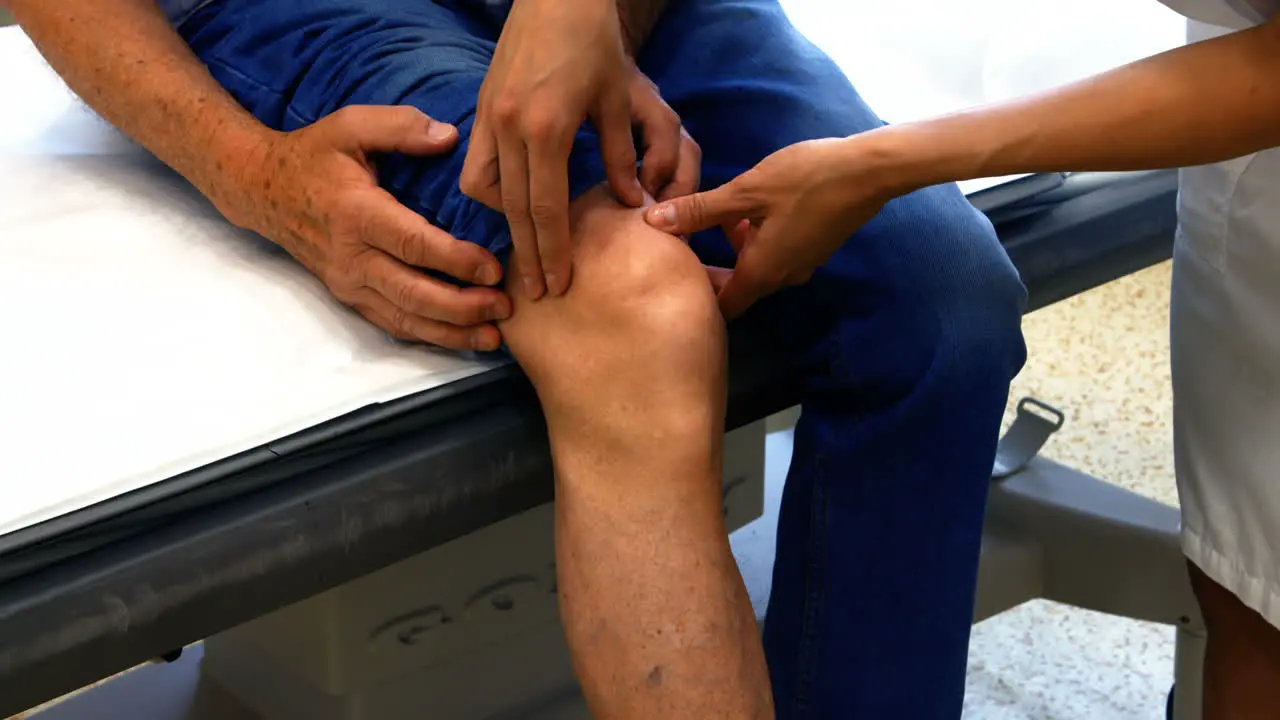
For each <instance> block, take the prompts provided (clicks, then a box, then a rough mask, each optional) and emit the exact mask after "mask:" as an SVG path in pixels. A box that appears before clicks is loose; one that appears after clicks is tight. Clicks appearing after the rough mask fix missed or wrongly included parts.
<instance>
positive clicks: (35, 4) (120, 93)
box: [7, 0, 272, 205]
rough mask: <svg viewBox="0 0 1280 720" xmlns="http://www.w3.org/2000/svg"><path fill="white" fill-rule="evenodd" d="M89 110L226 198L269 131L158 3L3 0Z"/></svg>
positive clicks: (145, 0)
mask: <svg viewBox="0 0 1280 720" xmlns="http://www.w3.org/2000/svg"><path fill="white" fill-rule="evenodd" d="M7 4H8V6H9V9H10V10H11V11H12V13H13V15H14V17H15V18H16V19H17V21H18V23H19V25H21V26H22V28H23V29H24V31H25V32H26V33H27V35H28V36H29V37H30V38H31V39H32V41H33V42H34V43H35V44H36V46H37V47H38V48H39V49H40V52H41V53H42V54H43V55H44V57H45V59H46V60H47V61H48V62H49V64H50V65H51V66H52V67H53V69H54V70H55V71H57V72H58V74H59V75H61V76H62V78H63V79H64V80H65V81H66V82H67V84H68V85H69V86H70V87H71V89H72V90H73V91H75V92H76V94H77V95H79V96H80V97H81V98H82V99H83V100H84V101H85V102H86V103H87V104H88V105H89V106H90V107H91V108H93V109H94V110H95V111H96V112H97V113H98V114H100V115H102V116H103V117H104V118H105V119H106V120H107V121H108V122H110V123H112V124H113V125H115V126H116V127H117V128H119V129H120V130H121V131H122V132H124V133H125V134H126V135H128V136H129V137H131V138H133V139H134V140H135V141H137V142H138V143H139V144H141V145H142V146H144V147H146V148H147V149H148V150H150V151H151V152H152V153H154V154H155V155H156V156H157V157H159V158H160V159H161V160H162V161H164V162H165V163H167V164H168V165H170V166H171V167H173V168H174V169H175V170H176V171H178V172H179V173H180V174H182V175H183V176H184V177H186V178H187V179H188V180H189V181H191V182H192V183H193V184H194V185H196V187H198V188H199V189H200V190H201V191H202V192H204V193H205V194H206V195H208V196H209V197H210V199H212V200H213V201H214V202H215V203H218V204H219V205H221V204H222V203H221V202H220V199H221V198H220V197H219V196H221V195H224V194H226V193H230V192H235V189H234V186H235V185H236V182H235V181H234V179H235V178H237V177H240V176H242V175H244V174H245V173H247V171H248V167H249V166H248V163H249V162H251V161H252V158H253V157H255V156H256V155H257V154H258V151H259V149H260V147H261V146H262V144H263V143H264V141H265V140H266V139H267V138H269V137H270V136H271V134H272V133H271V132H270V131H269V130H268V129H267V128H266V127H265V126H263V125H261V124H260V123H258V121H257V120H256V119H254V118H253V117H252V116H251V115H249V114H248V113H247V112H246V111H245V110H244V109H243V108H242V107H240V105H239V104H238V103H237V102H236V101H235V99H234V98H232V97H231V96H230V95H229V94H227V92H226V91H225V90H223V89H222V87H221V86H220V85H218V83H217V82H216V81H215V80H214V79H213V78H212V77H211V76H210V75H209V72H208V70H207V69H206V68H205V66H204V65H203V63H201V62H200V61H199V59H197V58H196V57H195V55H194V54H193V53H192V52H191V50H190V49H189V48H188V47H187V46H186V44H185V43H184V42H183V41H182V39H181V37H179V36H178V34H177V32H176V31H175V30H174V29H173V28H172V27H171V26H170V24H169V22H168V20H167V19H166V18H165V17H164V15H163V13H161V12H160V10H159V9H158V7H157V6H156V3H155V2H154V0H75V1H74V2H70V1H68V2H51V1H50V0H7Z"/></svg>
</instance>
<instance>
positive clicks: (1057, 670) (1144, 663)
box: [964, 263, 1177, 720]
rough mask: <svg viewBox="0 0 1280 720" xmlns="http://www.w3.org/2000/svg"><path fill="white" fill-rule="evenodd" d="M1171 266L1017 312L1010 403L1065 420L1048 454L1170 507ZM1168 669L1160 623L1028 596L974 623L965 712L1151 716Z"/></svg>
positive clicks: (1166, 637)
mask: <svg viewBox="0 0 1280 720" xmlns="http://www.w3.org/2000/svg"><path fill="white" fill-rule="evenodd" d="M1169 270H1170V268H1169V265H1168V264H1167V263H1166V264H1163V265H1160V266H1157V267H1154V268H1151V269H1149V270H1146V271H1144V272H1141V273H1138V274H1135V275H1132V276H1129V277H1127V278H1124V279H1122V280H1120V281H1118V282H1115V283H1112V284H1110V285H1107V286H1105V287H1102V288H1099V289H1097V290H1094V291H1092V292H1089V293H1085V294H1083V295H1079V296H1077V297H1075V298H1072V299H1070V300H1068V301H1065V302H1063V303H1060V304H1058V305H1054V306H1052V307H1049V308H1046V309H1044V310H1041V311H1039V312H1037V313H1034V314H1032V315H1030V316H1028V317H1027V318H1026V322H1025V324H1024V331H1025V334H1026V337H1027V344H1028V350H1029V359H1028V362H1027V366H1026V369H1025V370H1024V371H1023V373H1022V375H1021V376H1020V377H1019V378H1018V380H1017V381H1016V382H1015V383H1014V388H1013V396H1012V397H1013V399H1014V400H1016V399H1018V398H1020V397H1023V396H1026V395H1032V396H1034V397H1036V398H1039V399H1041V400H1044V401H1046V402H1048V403H1050V404H1052V405H1055V406H1057V407H1059V408H1060V409H1062V410H1063V411H1064V412H1065V413H1066V414H1067V424H1066V426H1065V427H1063V429H1062V431H1061V432H1060V433H1059V434H1058V435H1057V436H1056V437H1055V438H1054V439H1053V440H1052V441H1051V443H1050V445H1049V446H1048V447H1047V448H1046V450H1045V454H1046V455H1048V456H1050V457H1052V458H1054V459H1055V460H1059V461H1061V462H1064V463H1066V464H1068V465H1071V466H1073V467H1076V468H1078V469H1080V470H1083V471H1085V472H1088V473H1089V474H1092V475H1094V476H1096V477H1100V478H1105V479H1107V480H1110V481H1112V482H1114V483H1116V484H1118V485H1121V486H1123V487H1125V488H1127V489H1129V490H1132V491H1134V492H1137V493H1140V494H1143V495H1146V496H1148V497H1151V498H1154V499H1157V500H1160V501H1162V502H1166V503H1169V504H1172V505H1176V503H1177V496H1176V491H1175V488H1174V482H1173V462H1172V457H1173V456H1172V453H1173V449H1172V444H1171V421H1172V401H1171V395H1170V389H1169V368H1168V361H1169V351H1168V334H1167V325H1168V308H1169V305H1168V294H1169V279H1170V272H1169ZM1172 676H1173V633H1172V631H1171V630H1170V629H1168V628H1165V627H1163V626H1158V625H1151V624H1147V623H1140V622H1135V621H1131V620H1124V619H1118V618H1112V617H1108V616H1104V615H1100V614H1096V613H1090V612H1085V611H1081V610H1076V609H1074V608H1068V607H1064V606H1061V605H1056V604H1053V603H1047V602H1033V603H1029V604H1027V605H1024V606H1022V607H1020V608H1018V609H1016V610H1013V611H1010V612H1008V613H1005V614H1003V615H1000V616H997V617H995V618H992V619H990V620H988V621H986V622H984V623H982V624H980V625H978V626H977V627H976V628H975V629H974V635H973V644H972V646H971V649H970V652H969V687H968V698H967V701H966V703H965V715H964V718H965V720H1157V719H1159V718H1163V717H1164V701H1165V694H1166V693H1167V692H1168V690H1169V684H1170V682H1171V679H1172Z"/></svg>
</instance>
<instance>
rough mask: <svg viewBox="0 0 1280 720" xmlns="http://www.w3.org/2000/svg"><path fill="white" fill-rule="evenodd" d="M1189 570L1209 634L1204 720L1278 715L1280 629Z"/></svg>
mask: <svg viewBox="0 0 1280 720" xmlns="http://www.w3.org/2000/svg"><path fill="white" fill-rule="evenodd" d="M1189 565H1190V564H1189ZM1190 568H1191V585H1192V587H1193V588H1194V589H1195V592H1196V598H1197V599H1198V600H1199V601H1200V610H1201V612H1202V613H1203V614H1204V621H1205V629H1206V631H1207V634H1208V639H1207V644H1206V646H1205V659H1204V720H1274V718H1276V717H1280V630H1278V629H1276V628H1275V627H1274V626H1272V625H1271V624H1270V623H1268V622H1267V621H1266V620H1264V619H1263V617H1262V616H1261V615H1259V614H1258V613H1256V612H1254V611H1253V610H1252V609H1251V608H1249V607H1248V606H1246V605H1245V604H1244V603H1242V602H1240V600H1239V599H1238V598H1237V597H1236V596H1235V595H1233V594H1232V593H1231V592H1230V591H1229V590H1227V589H1226V588H1224V587H1222V586H1221V585H1218V584H1217V583H1216V582H1214V581H1213V580H1211V579H1210V578H1209V576H1207V575H1205V574H1204V573H1203V572H1201V571H1200V569H1199V568H1197V567H1195V566H1194V565H1190Z"/></svg>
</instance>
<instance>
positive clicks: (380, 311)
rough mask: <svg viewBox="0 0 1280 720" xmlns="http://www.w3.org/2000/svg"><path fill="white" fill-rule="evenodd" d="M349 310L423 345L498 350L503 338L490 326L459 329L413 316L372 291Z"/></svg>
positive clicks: (362, 294) (366, 293) (399, 337)
mask: <svg viewBox="0 0 1280 720" xmlns="http://www.w3.org/2000/svg"><path fill="white" fill-rule="evenodd" d="M352 307H353V308H355V310H356V311H357V312H359V313H360V314H361V315H363V316H364V318H365V319H366V320H368V321H369V322H371V323H373V324H374V325H377V326H378V327H380V328H382V329H383V330H385V331H386V332H387V333H389V334H390V335H391V336H392V337H394V338H396V339H398V340H407V341H410V342H426V343H430V344H432V345H438V346H440V347H444V348H449V349H451V350H482V351H491V350H497V349H498V348H499V347H500V346H501V344H502V335H501V334H500V333H499V332H498V329H497V328H496V327H494V326H492V325H477V326H473V327H459V326H457V325H450V324H449V323H443V322H439V321H437V320H429V319H427V318H423V317H419V316H416V315H414V314H412V313H410V312H408V311H406V310H404V309H403V308H399V307H396V305H395V304H394V303H392V302H391V301H390V300H388V299H387V298H386V297H384V296H382V295H381V294H379V293H378V292H377V291H375V290H373V289H371V288H365V290H364V292H362V293H360V298H359V299H358V300H357V301H356V302H353V303H352Z"/></svg>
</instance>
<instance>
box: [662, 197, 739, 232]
mask: <svg viewBox="0 0 1280 720" xmlns="http://www.w3.org/2000/svg"><path fill="white" fill-rule="evenodd" d="M733 195H734V193H733V189H732V186H731V185H725V186H723V187H720V188H717V189H715V190H710V191H708V192H704V193H696V194H694V195H686V196H684V197H681V198H676V199H674V200H667V201H665V202H661V203H658V204H657V205H654V206H653V207H651V208H649V209H648V210H646V211H645V214H644V218H645V221H646V222H648V223H649V224H650V225H651V226H653V227H655V228H657V229H658V230H662V231H664V232H668V233H671V234H672V235H692V234H693V233H696V232H699V231H702V230H706V229H708V228H713V227H717V226H720V225H723V224H724V223H726V222H729V221H730V220H737V219H740V218H741V217H742V216H743V214H744V212H743V209H742V208H739V207H736V205H737V203H735V202H733Z"/></svg>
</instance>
